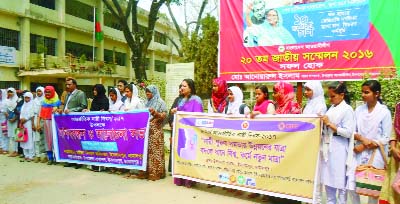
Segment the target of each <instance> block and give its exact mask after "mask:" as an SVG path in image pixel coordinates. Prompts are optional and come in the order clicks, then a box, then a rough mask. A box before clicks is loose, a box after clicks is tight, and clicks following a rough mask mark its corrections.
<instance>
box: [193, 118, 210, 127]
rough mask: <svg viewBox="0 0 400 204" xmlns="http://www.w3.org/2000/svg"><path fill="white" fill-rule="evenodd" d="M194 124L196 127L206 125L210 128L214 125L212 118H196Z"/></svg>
mask: <svg viewBox="0 0 400 204" xmlns="http://www.w3.org/2000/svg"><path fill="white" fill-rule="evenodd" d="M195 125H196V126H197V127H208V128H212V127H214V120H209V119H197V120H196V123H195Z"/></svg>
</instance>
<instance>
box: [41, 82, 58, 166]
mask: <svg viewBox="0 0 400 204" xmlns="http://www.w3.org/2000/svg"><path fill="white" fill-rule="evenodd" d="M60 106H61V101H60V99H59V98H58V95H57V93H56V91H55V89H54V87H53V86H46V87H45V88H44V100H43V102H42V108H41V109H40V114H39V121H38V123H37V124H40V121H41V120H43V129H44V135H45V140H44V143H45V149H46V152H47V159H48V162H47V164H48V165H51V164H55V161H54V157H53V131H52V127H51V120H52V118H51V115H52V114H53V113H55V112H56V111H57V109H58V108H59V107H60ZM36 129H37V130H38V131H41V126H40V125H38V126H37V127H36Z"/></svg>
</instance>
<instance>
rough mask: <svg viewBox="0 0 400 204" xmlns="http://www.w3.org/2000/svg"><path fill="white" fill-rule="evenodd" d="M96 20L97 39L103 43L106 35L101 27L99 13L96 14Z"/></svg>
mask: <svg viewBox="0 0 400 204" xmlns="http://www.w3.org/2000/svg"><path fill="white" fill-rule="evenodd" d="M95 15H96V20H95V25H94V31H95V38H96V40H97V41H99V42H100V41H102V40H103V38H104V34H103V31H102V30H101V25H100V21H99V18H98V16H97V12H96V14H95Z"/></svg>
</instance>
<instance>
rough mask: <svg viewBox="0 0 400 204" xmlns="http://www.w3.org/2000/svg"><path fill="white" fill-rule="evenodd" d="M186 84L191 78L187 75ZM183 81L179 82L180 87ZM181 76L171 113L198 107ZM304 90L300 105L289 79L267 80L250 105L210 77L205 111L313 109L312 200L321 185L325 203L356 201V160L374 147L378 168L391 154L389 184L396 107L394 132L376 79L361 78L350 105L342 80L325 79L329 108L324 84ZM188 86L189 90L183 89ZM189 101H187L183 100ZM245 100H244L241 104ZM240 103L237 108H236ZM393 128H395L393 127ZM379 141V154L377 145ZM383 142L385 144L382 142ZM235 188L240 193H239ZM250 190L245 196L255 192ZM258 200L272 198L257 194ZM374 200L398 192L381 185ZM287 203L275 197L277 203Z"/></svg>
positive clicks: (396, 153) (391, 199)
mask: <svg viewBox="0 0 400 204" xmlns="http://www.w3.org/2000/svg"><path fill="white" fill-rule="evenodd" d="M190 82H191V84H194V83H193V82H192V81H190ZM182 87H185V88H182ZM186 87H188V82H187V80H184V81H183V82H182V84H181V91H183V90H184V89H185V90H186V91H183V92H182V93H181V94H182V95H181V96H180V97H181V100H180V102H178V106H177V107H172V108H171V110H170V113H171V114H174V113H175V112H176V111H177V110H182V111H192V112H201V111H202V108H201V101H200V99H199V98H198V97H197V96H195V88H194V85H191V86H190V87H189V89H187V88H186ZM304 87H305V92H304V96H305V97H306V98H307V99H308V101H307V104H306V105H305V107H304V109H303V111H302V110H301V108H300V105H299V104H298V103H296V102H294V96H295V94H294V89H293V86H292V85H291V84H290V83H286V82H278V83H276V84H275V85H274V86H273V93H272V96H273V99H274V101H271V100H269V97H268V96H269V93H268V88H267V87H266V86H264V85H260V86H257V87H256V88H255V98H256V102H255V105H254V107H253V110H252V111H250V109H249V108H248V107H243V93H242V91H241V90H240V88H239V87H237V86H231V87H229V88H228V87H227V84H226V82H225V81H224V80H221V79H219V78H216V79H214V81H213V91H212V96H211V99H210V101H209V103H208V112H209V113H224V114H244V115H248V116H249V117H250V118H254V117H256V116H257V115H260V114H301V113H303V114H318V115H319V116H320V117H321V121H322V123H323V131H322V134H321V148H320V150H321V154H320V155H321V157H320V170H319V172H320V175H318V181H317V182H318V183H319V184H318V187H317V192H316V193H317V195H316V200H317V203H321V202H322V201H321V200H322V196H321V195H322V191H323V188H324V189H325V191H326V195H327V198H326V203H327V204H336V203H339V204H345V203H346V202H347V197H350V199H351V200H352V203H353V204H358V203H360V196H359V195H358V194H357V193H356V191H355V190H356V183H355V169H356V167H357V166H358V165H361V164H367V163H368V161H369V160H370V158H371V156H372V154H373V152H374V151H376V154H377V155H376V156H375V157H374V159H373V161H372V165H373V166H374V167H376V168H381V169H382V168H384V167H385V165H386V163H385V160H384V156H385V155H387V153H388V149H389V150H390V153H391V155H392V159H391V160H390V162H389V168H388V170H389V171H390V173H389V174H390V175H391V176H389V177H388V178H387V179H386V180H387V181H386V186H390V184H391V183H392V181H391V180H390V179H392V180H393V179H394V176H395V174H396V173H397V171H398V169H399V161H400V148H399V140H400V119H399V117H400V111H399V110H400V105H397V107H396V115H395V122H394V127H395V134H392V119H391V113H390V111H389V109H388V108H387V107H386V106H385V105H384V104H382V101H381V100H380V94H381V85H380V83H379V82H378V81H376V80H368V81H366V82H364V83H363V84H362V87H360V88H361V90H362V99H363V101H364V104H363V105H361V106H359V107H357V108H356V110H355V111H353V108H352V107H351V106H350V105H349V104H350V101H349V93H348V91H347V87H346V85H345V83H343V82H332V83H330V84H329V85H328V91H327V96H328V99H329V101H330V107H329V109H328V108H327V106H326V103H325V97H324V90H323V88H322V85H321V83H320V82H318V81H311V82H307V83H305V85H304ZM188 90H190V91H189V93H188ZM189 101H191V102H190V103H189ZM185 104H197V106H196V107H198V108H193V107H192V108H187V106H185ZM244 106H245V105H244ZM240 109H241V110H240ZM396 128H397V129H396ZM380 146H382V147H384V149H385V150H384V152H383V154H382V153H381V152H379V147H380ZM388 147H389V148H388ZM175 184H177V185H186V186H187V187H190V186H191V185H192V184H193V183H192V182H191V181H187V180H183V179H175ZM239 194H241V193H239ZM256 196H257V194H250V195H249V197H256ZM263 199H264V200H268V199H270V200H274V199H275V198H269V197H267V196H264V197H263ZM379 200H380V201H381V202H380V203H386V204H388V203H390V204H398V203H399V202H400V199H399V195H398V194H396V193H394V191H393V190H392V189H391V188H388V187H387V188H386V187H384V188H383V190H382V194H381V197H380V198H379ZM282 202H284V203H288V202H287V200H286V201H282V200H280V203H282ZM368 203H378V198H373V197H369V198H368Z"/></svg>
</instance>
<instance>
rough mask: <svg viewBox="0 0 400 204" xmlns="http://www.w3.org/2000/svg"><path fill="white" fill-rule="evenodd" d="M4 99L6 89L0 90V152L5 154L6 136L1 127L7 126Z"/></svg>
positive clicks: (6, 147)
mask: <svg viewBox="0 0 400 204" xmlns="http://www.w3.org/2000/svg"><path fill="white" fill-rule="evenodd" d="M6 99H7V90H5V89H1V90H0V128H1V129H0V154H7V150H8V137H7V135H6V134H5V133H6V132H3V128H7V120H6V115H5V113H6V112H7V108H6Z"/></svg>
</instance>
